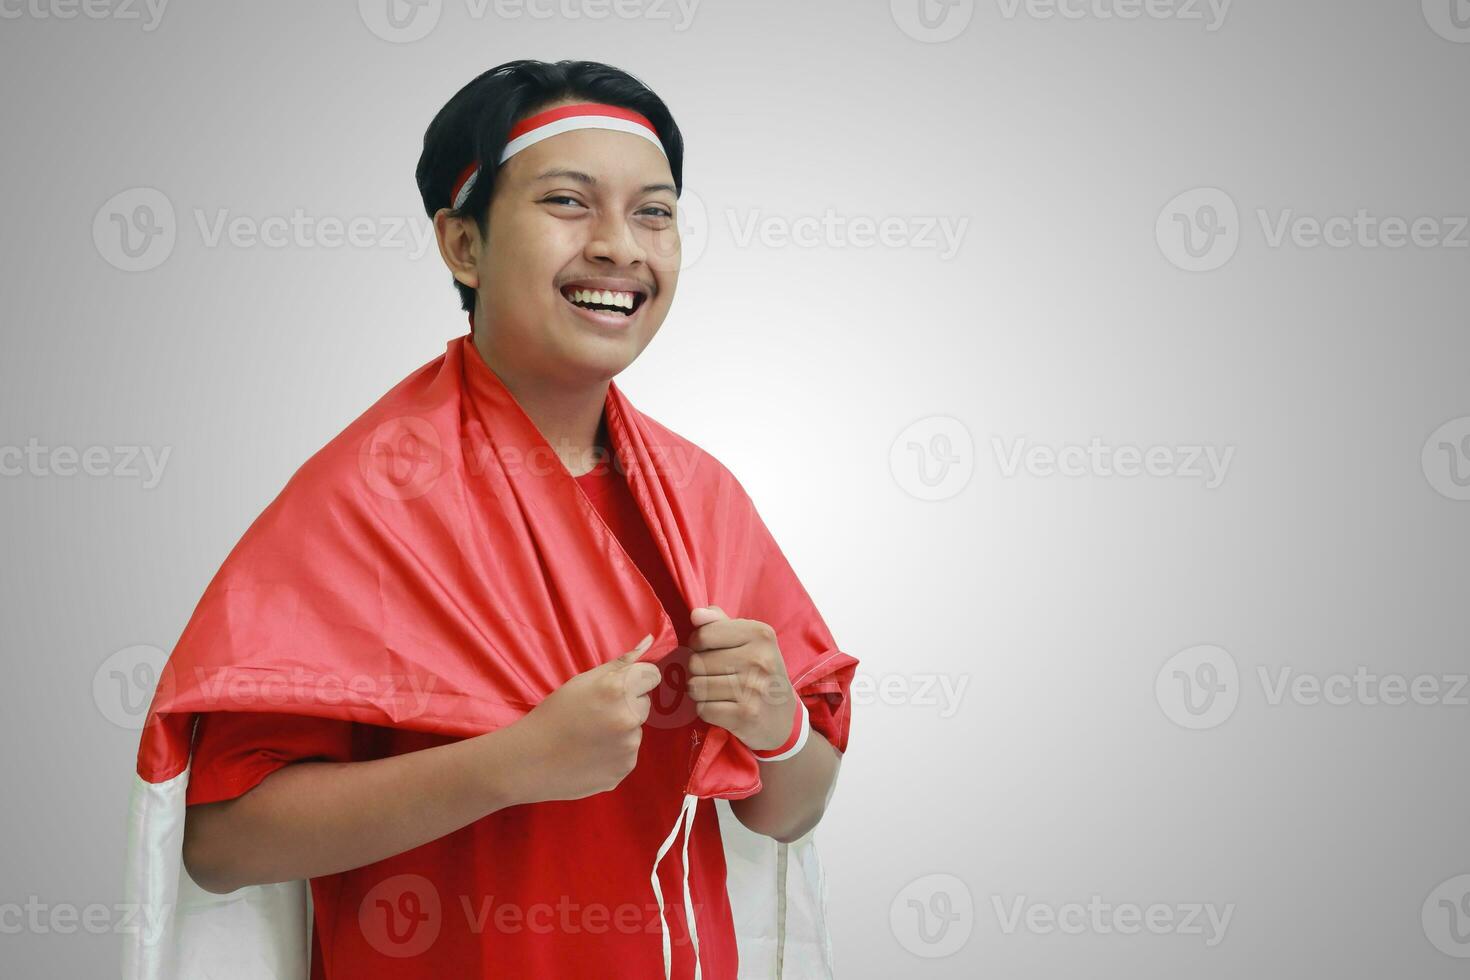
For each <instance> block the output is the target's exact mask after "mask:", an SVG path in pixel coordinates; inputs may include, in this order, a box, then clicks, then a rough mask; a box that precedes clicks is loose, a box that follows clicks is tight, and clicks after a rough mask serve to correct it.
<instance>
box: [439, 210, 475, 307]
mask: <svg viewBox="0 0 1470 980" xmlns="http://www.w3.org/2000/svg"><path fill="white" fill-rule="evenodd" d="M434 236H435V237H436V238H437V239H438V240H439V255H440V257H441V258H443V259H444V264H445V265H446V266H448V267H449V273H450V275H452V276H454V278H455V281H456V282H459V283H460V284H462V285H465V286H468V287H469V288H470V289H479V288H480V252H481V250H482V249H483V248H484V244H485V243H484V241H483V240H482V239H481V238H480V229H479V226H477V225H476V224H475V219H474V218H471V217H469V216H464V217H459V216H456V215H455V213H454V212H453V211H451V210H449V209H448V208H440V209H439V210H438V211H436V212H434Z"/></svg>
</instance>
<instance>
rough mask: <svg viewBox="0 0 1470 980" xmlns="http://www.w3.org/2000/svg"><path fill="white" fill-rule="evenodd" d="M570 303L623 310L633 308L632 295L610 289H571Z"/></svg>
mask: <svg viewBox="0 0 1470 980" xmlns="http://www.w3.org/2000/svg"><path fill="white" fill-rule="evenodd" d="M572 301H573V302H574V303H601V304H602V305H604V306H621V307H622V308H623V309H625V310H631V309H632V308H633V294H632V293H623V292H616V291H614V290H611V289H573V290H572Z"/></svg>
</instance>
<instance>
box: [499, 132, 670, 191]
mask: <svg viewBox="0 0 1470 980" xmlns="http://www.w3.org/2000/svg"><path fill="white" fill-rule="evenodd" d="M548 171H551V172H560V176H557V177H544V178H543V175H544V174H546V173H547V172H548ZM568 173H571V174H583V175H585V176H586V177H589V178H591V181H592V186H593V187H595V188H596V189H598V190H618V191H634V192H636V191H639V190H642V189H644V188H645V187H648V186H650V185H668V188H669V192H670V193H673V184H674V178H673V173H672V171H670V170H669V161H668V160H667V159H666V158H665V157H664V155H663V153H662V152H661V151H660V150H659V148H658V147H656V146H654V145H653V144H652V143H651V142H649V141H648V140H646V139H644V138H643V137H641V136H635V135H633V134H632V133H621V132H618V131H617V130H612V129H575V130H572V131H570V132H566V133H558V134H556V135H555V136H550V137H547V138H546V139H544V140H540V141H539V142H536V143H533V144H531V145H530V146H528V147H526V148H525V149H524V150H521V151H520V152H519V153H517V154H516V155H515V156H513V157H511V158H510V159H509V160H507V161H505V164H504V165H503V166H502V167H501V168H500V174H499V177H498V178H497V180H496V183H497V184H502V183H503V184H504V185H514V186H518V187H520V186H529V185H534V184H537V183H548V184H549V183H553V182H563V183H565V182H568V181H570V182H572V183H577V184H582V185H584V186H585V185H586V184H587V182H586V181H584V180H581V179H577V178H570V177H568V176H566V175H567V174H568Z"/></svg>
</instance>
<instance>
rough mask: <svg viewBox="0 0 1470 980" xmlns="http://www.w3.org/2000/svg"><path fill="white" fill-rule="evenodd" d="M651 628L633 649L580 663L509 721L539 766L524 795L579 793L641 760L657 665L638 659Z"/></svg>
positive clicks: (611, 783)
mask: <svg viewBox="0 0 1470 980" xmlns="http://www.w3.org/2000/svg"><path fill="white" fill-rule="evenodd" d="M652 643H653V637H652V636H651V635H649V636H645V637H644V638H643V641H642V642H641V643H639V644H638V645H637V646H636V647H634V648H633V649H632V650H629V651H628V652H627V653H624V654H621V655H619V656H617V657H614V658H613V659H611V660H609V661H608V662H607V663H605V664H600V665H598V666H596V667H593V668H592V669H591V670H587V671H583V672H582V673H580V674H578V675H577V676H576V677H573V678H572V679H571V680H569V681H567V682H566V683H565V684H563V685H562V686H561V687H559V688H557V689H556V690H555V691H552V692H551V694H549V695H547V697H546V700H544V701H542V702H541V703H540V704H538V705H537V706H536V707H535V708H533V709H532V710H531V712H530V713H529V714H527V715H526V716H525V717H524V718H522V719H521V720H520V721H518V722H516V723H515V725H514V726H513V727H518V728H521V730H522V735H524V736H525V738H526V739H527V741H528V753H527V758H526V764H527V765H533V766H536V767H538V768H539V770H540V771H539V772H538V774H537V777H536V782H537V784H538V785H537V788H536V791H535V792H534V793H533V794H532V798H530V799H527V800H526V801H525V802H528V803H534V802H540V801H542V800H579V799H581V798H583V797H585V796H592V795H594V794H596V793H603V792H606V791H607V790H610V789H612V788H614V787H615V786H617V785H618V783H620V782H622V781H623V778H624V777H625V776H627V775H628V773H630V772H632V771H633V767H634V766H635V765H637V764H638V747H639V745H641V744H642V741H643V723H644V721H646V720H647V718H648V712H649V709H650V707H651V705H650V702H649V697H648V692H649V691H651V690H653V689H654V688H655V687H657V686H658V684H659V669H658V667H657V666H655V665H654V664H642V663H638V662H637V660H638V658H639V657H641V656H642V655H643V652H644V651H645V650H647V649H648V647H649V646H650V645H651V644H652Z"/></svg>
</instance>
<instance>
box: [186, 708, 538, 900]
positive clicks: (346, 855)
mask: <svg viewBox="0 0 1470 980" xmlns="http://www.w3.org/2000/svg"><path fill="white" fill-rule="evenodd" d="M523 735H524V731H523V730H518V728H517V726H516V725H511V726H509V727H507V728H503V729H500V730H498V731H495V732H490V733H488V734H485V735H480V736H476V737H474V738H469V739H464V740H462V741H458V742H451V743H449V744H447V745H440V746H435V747H433V748H428V749H422V750H420V751H417V752H409V753H405V754H402V755H396V756H390V757H388V758H384V759H373V760H369V761H364V762H345V763H344V762H301V763H296V764H293V765H288V766H285V767H283V768H281V769H278V770H276V771H275V772H273V773H271V774H270V775H269V776H267V777H266V778H265V779H264V780H262V781H261V782H260V784H259V785H258V786H256V787H254V788H253V789H251V790H250V791H249V792H247V793H245V794H244V795H242V796H240V797H237V798H236V799H233V800H223V801H220V802H218V803H207V804H200V805H196V806H191V807H189V809H188V814H187V817H186V819H185V830H184V862H185V866H186V867H187V868H188V870H189V873H190V875H191V876H192V877H193V878H194V880H195V881H196V882H198V884H199V885H200V887H202V888H205V889H207V890H209V891H212V892H217V893H224V892H228V891H233V890H235V889H236V888H240V887H243V886H245V885H254V884H264V883H267V882H274V881H291V880H295V879H298V878H312V877H317V876H319V875H327V874H335V873H337V872H340V871H346V870H349V869H351V868H358V867H362V866H364V865H367V864H372V863H373V862H375V861H380V860H382V859H384V858H387V857H390V856H392V855H394V854H400V853H402V852H403V851H407V850H411V849H412V848H415V847H418V846H419V845H421V844H424V843H427V842H428V841H431V840H435V839H437V838H439V837H442V836H444V835H445V834H448V833H452V832H453V831H455V830H458V829H459V828H461V827H463V826H465V825H467V824H470V823H473V822H474V821H475V820H478V819H480V818H481V817H483V816H485V815H486V814H488V813H492V812H494V811H495V810H499V809H502V808H504V807H507V806H513V805H516V804H517V803H521V802H529V801H530V800H531V799H532V798H534V797H535V796H536V792H535V787H534V786H533V785H531V784H529V782H528V780H529V779H530V778H532V775H531V774H533V773H534V772H535V769H534V768H533V767H530V766H527V764H526V761H527V760H526V759H525V758H524V757H523V756H524V754H525V751H526V749H527V745H526V744H523V743H525V741H526V740H525V739H524V738H523V737H522V736H523Z"/></svg>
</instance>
